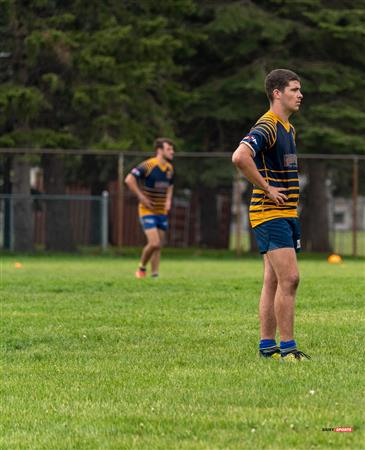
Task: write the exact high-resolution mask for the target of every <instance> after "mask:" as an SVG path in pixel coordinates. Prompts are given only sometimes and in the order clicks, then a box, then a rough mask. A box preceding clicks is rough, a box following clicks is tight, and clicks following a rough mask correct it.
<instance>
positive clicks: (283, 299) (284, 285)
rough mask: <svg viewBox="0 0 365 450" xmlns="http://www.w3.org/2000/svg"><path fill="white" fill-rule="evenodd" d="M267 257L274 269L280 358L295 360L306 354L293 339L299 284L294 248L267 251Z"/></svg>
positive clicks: (306, 356)
mask: <svg viewBox="0 0 365 450" xmlns="http://www.w3.org/2000/svg"><path fill="white" fill-rule="evenodd" d="M267 257H268V259H269V261H270V263H271V265H272V267H273V269H274V271H275V274H276V277H277V280H278V287H277V289H276V295H275V316H276V321H277V325H278V329H279V333H280V352H281V359H282V360H284V361H296V360H302V359H304V358H306V359H310V357H309V356H308V355H306V354H305V353H303V352H301V351H299V350H298V349H297V344H296V342H295V340H294V310H295V297H296V292H297V288H298V284H299V270H298V263H297V256H296V253H295V250H294V248H278V249H276V250H272V251H269V252H268V253H267Z"/></svg>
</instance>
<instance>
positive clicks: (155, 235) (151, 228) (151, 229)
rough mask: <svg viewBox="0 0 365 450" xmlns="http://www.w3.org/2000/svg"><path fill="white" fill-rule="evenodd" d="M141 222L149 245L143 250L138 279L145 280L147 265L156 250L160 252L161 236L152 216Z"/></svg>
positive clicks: (137, 273) (137, 274)
mask: <svg viewBox="0 0 365 450" xmlns="http://www.w3.org/2000/svg"><path fill="white" fill-rule="evenodd" d="M141 222H142V225H143V231H144V233H145V235H146V238H147V244H146V245H145V246H144V248H143V250H142V255H141V261H140V264H139V268H138V270H137V272H136V277H137V278H144V277H145V276H146V266H147V263H148V261H149V260H150V259H151V257H152V255H153V253H154V252H155V251H156V250H159V248H160V246H161V241H160V235H159V232H158V229H157V226H156V223H155V222H153V221H152V216H151V217H150V218H149V219H148V220H146V219H145V218H142V219H141Z"/></svg>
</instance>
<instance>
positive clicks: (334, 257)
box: [327, 253, 342, 264]
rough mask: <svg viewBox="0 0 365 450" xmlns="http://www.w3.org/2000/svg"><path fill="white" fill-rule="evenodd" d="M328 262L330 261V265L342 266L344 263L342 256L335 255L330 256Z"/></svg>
mask: <svg viewBox="0 0 365 450" xmlns="http://www.w3.org/2000/svg"><path fill="white" fill-rule="evenodd" d="M327 261H328V262H329V263H330V264H340V263H342V258H341V256H340V255H336V254H335V253H333V255H330V256H329V257H328V258H327Z"/></svg>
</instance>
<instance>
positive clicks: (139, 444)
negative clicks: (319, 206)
mask: <svg viewBox="0 0 365 450" xmlns="http://www.w3.org/2000/svg"><path fill="white" fill-rule="evenodd" d="M18 259H19V258H18ZM15 261H16V259H14V258H12V257H3V259H2V282H1V301H2V304H1V320H2V326H1V333H2V339H1V348H2V352H1V356H2V364H3V370H2V388H1V389H2V394H1V396H2V402H1V405H2V418H1V423H2V430H1V438H0V439H1V440H0V448H6V449H24V448H27V449H47V450H48V449H124V448H126V449H127V448H128V449H241V448H242V449H246V448H247V449H252V448H255V449H293V448H298V449H308V448H343V449H345V448H346V449H347V448H349V449H350V448H354V449H357V448H361V447H362V444H363V442H364V438H365V436H364V428H363V426H364V424H363V414H362V410H363V403H364V402H363V400H364V399H363V396H362V395H361V392H362V386H363V382H364V376H363V364H362V348H363V346H362V342H363V338H364V327H363V318H364V314H363V303H364V302H363V292H364V281H363V277H362V275H363V273H364V261H363V260H345V263H344V264H343V265H339V266H332V265H329V264H327V263H326V261H325V259H323V261H320V260H318V259H317V260H316V261H310V260H308V259H305V260H303V261H301V262H300V268H301V274H302V281H301V286H300V290H299V295H298V304H297V320H296V328H297V338H298V341H299V344H300V347H301V348H302V349H303V350H304V351H307V352H308V353H309V354H311V356H312V358H313V360H312V361H311V362H309V363H304V364H299V365H284V364H278V363H276V362H275V361H262V360H260V359H258V357H257V340H258V318H257V302H258V296H259V293H260V288H261V279H262V274H261V271H262V263H261V260H260V259H259V258H258V259H256V260H255V259H250V260H245V259H241V260H237V261H235V260H226V259H222V260H217V259H209V258H186V259H178V258H171V259H168V258H165V259H164V260H163V263H162V270H161V272H162V277H161V279H159V280H150V279H148V280H135V279H134V278H133V271H134V269H135V264H136V261H134V260H132V259H130V258H125V259H123V258H112V257H105V258H103V257H94V258H92V257H88V258H86V257H81V258H79V259H78V258H75V257H70V258H67V257H66V258H65V257H63V258H57V257H49V258H47V257H34V258H32V257H24V258H21V262H22V263H23V267H22V269H15V268H14V262H15ZM313 391H314V392H313ZM332 426H333V427H334V426H353V427H354V428H355V431H354V432H353V433H331V432H323V431H322V428H323V427H332Z"/></svg>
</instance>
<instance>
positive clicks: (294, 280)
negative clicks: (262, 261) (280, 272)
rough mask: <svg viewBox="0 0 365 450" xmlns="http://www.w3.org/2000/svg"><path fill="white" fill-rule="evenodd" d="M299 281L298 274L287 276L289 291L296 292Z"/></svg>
mask: <svg viewBox="0 0 365 450" xmlns="http://www.w3.org/2000/svg"><path fill="white" fill-rule="evenodd" d="M299 281H300V277H299V273H298V272H294V273H292V274H289V275H288V278H287V283H288V284H289V286H290V287H291V289H294V290H296V289H297V287H298V286H299Z"/></svg>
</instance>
